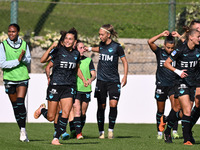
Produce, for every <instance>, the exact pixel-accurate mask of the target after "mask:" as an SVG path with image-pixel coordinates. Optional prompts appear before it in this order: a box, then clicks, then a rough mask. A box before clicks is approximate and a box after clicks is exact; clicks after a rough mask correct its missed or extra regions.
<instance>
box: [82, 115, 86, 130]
mask: <svg viewBox="0 0 200 150" xmlns="http://www.w3.org/2000/svg"><path fill="white" fill-rule="evenodd" d="M85 120H86V115H82V116H81V131H82V129H83V127H84V125H85Z"/></svg>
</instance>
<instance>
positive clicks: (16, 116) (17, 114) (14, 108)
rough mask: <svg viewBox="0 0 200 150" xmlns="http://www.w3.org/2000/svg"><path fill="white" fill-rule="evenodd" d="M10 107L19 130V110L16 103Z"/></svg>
mask: <svg viewBox="0 0 200 150" xmlns="http://www.w3.org/2000/svg"><path fill="white" fill-rule="evenodd" d="M12 107H13V111H14V115H15V119H16V121H17V124H18V126H19V129H21V127H20V123H19V120H20V116H19V109H18V105H17V103H16V102H12Z"/></svg>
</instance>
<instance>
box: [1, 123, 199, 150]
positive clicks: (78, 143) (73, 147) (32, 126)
mask: <svg viewBox="0 0 200 150" xmlns="http://www.w3.org/2000/svg"><path fill="white" fill-rule="evenodd" d="M106 127H107V124H106ZM199 127H200V126H199V125H196V126H195V127H194V129H193V131H194V134H193V135H194V138H195V139H196V144H195V145H193V146H184V145H183V139H182V137H181V138H180V139H176V140H173V143H172V144H166V143H165V142H164V140H157V139H156V134H157V133H156V125H155V124H116V127H115V132H114V136H115V138H114V139H112V140H109V139H107V138H106V139H98V129H97V125H96V124H86V125H85V128H84V130H83V135H84V139H83V140H76V139H70V140H67V141H62V140H60V142H61V143H62V144H63V145H61V146H54V145H51V144H50V143H51V140H52V135H53V133H54V130H53V124H51V123H28V124H27V131H28V136H29V140H30V142H29V143H23V142H20V141H19V129H18V127H17V124H14V123H0V133H1V134H0V149H4V150H11V149H12V150H23V149H28V150H54V149H59V150H66V149H69V150H102V149H104V150H133V149H135V150H140V149H144V150H147V149H148V150H151V149H154V150H160V149H166V150H169V149H176V150H182V149H199V148H200V145H199V144H200V138H199V132H200V128H199ZM106 131H107V129H106ZM179 134H180V135H181V126H180V125H179ZM106 135H107V132H106Z"/></svg>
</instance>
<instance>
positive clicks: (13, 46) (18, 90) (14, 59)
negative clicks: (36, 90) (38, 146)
mask: <svg viewBox="0 0 200 150" xmlns="http://www.w3.org/2000/svg"><path fill="white" fill-rule="evenodd" d="M19 31H20V27H19V25H17V24H10V25H9V26H8V39H6V40H5V41H3V42H2V43H1V44H0V67H1V68H2V69H3V81H4V85H5V91H6V93H7V94H8V96H9V99H10V101H11V104H12V107H13V110H14V115H15V118H16V121H17V124H18V126H19V129H20V141H22V142H29V140H28V136H27V133H26V129H25V126H26V108H25V104H24V100H25V96H26V93H27V88H28V81H29V75H28V69H27V65H28V64H30V61H31V56H30V51H29V47H28V45H27V43H26V42H25V41H24V40H22V39H21V38H19Z"/></svg>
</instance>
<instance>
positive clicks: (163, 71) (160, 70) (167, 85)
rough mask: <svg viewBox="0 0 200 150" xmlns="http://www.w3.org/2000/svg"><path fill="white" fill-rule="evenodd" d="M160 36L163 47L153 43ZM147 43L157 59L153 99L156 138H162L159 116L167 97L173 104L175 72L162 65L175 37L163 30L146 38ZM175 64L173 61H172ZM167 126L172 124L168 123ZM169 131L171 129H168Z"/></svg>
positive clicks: (171, 49)
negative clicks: (155, 104) (155, 102)
mask: <svg viewBox="0 0 200 150" xmlns="http://www.w3.org/2000/svg"><path fill="white" fill-rule="evenodd" d="M160 37H166V38H165V41H164V49H162V48H160V47H158V46H157V45H156V44H155V41H156V40H157V39H159V38H160ZM148 44H149V46H150V48H151V50H152V51H153V52H154V53H155V55H156V59H157V71H156V90H155V99H156V100H157V113H156V121H157V131H158V135H157V139H162V131H160V130H159V123H160V118H161V116H162V115H163V114H164V110H165V101H166V99H167V97H169V99H170V101H171V104H172V107H173V104H174V101H175V100H174V84H175V83H174V81H175V77H176V74H175V73H174V72H172V71H170V70H168V69H167V68H165V67H164V66H163V64H164V62H165V60H166V59H167V58H168V57H169V56H170V54H171V52H172V51H173V50H174V46H175V39H174V37H173V36H172V35H171V34H170V33H169V31H167V30H165V31H163V32H162V33H160V34H158V35H156V36H154V37H152V38H151V39H149V40H148ZM172 65H173V66H175V62H173V63H172ZM168 126H173V125H172V124H171V125H168ZM170 132H171V130H170Z"/></svg>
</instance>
